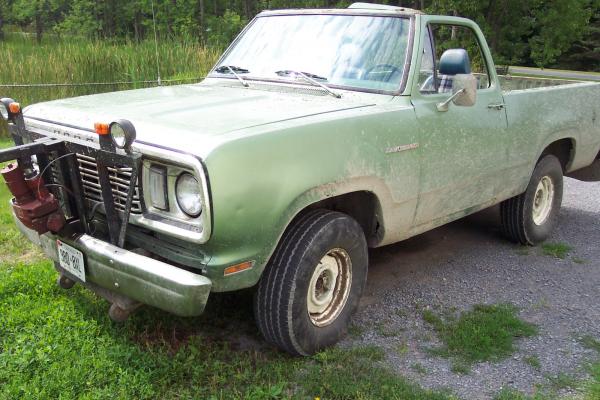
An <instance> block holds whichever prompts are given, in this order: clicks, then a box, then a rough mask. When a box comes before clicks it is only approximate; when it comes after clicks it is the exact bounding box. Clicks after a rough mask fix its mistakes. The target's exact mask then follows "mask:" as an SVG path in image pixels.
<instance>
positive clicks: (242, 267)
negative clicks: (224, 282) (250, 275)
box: [223, 261, 254, 276]
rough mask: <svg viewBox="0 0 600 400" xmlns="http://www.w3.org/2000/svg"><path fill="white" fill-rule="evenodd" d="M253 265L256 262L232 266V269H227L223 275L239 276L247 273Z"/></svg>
mask: <svg viewBox="0 0 600 400" xmlns="http://www.w3.org/2000/svg"><path fill="white" fill-rule="evenodd" d="M253 265H254V261H246V262H243V263H241V264H236V265H232V266H231V267H227V268H225V271H223V275H224V276H227V275H233V274H237V273H238V272H242V271H246V270H247V269H250V268H252V266H253Z"/></svg>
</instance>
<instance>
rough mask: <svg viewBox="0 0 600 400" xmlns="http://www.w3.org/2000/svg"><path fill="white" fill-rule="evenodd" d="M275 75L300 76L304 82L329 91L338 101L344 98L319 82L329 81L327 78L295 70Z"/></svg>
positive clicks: (279, 72) (283, 71)
mask: <svg viewBox="0 0 600 400" xmlns="http://www.w3.org/2000/svg"><path fill="white" fill-rule="evenodd" d="M275 73H276V74H277V75H279V76H290V75H294V76H300V77H301V78H304V80H306V81H308V82H310V83H312V84H313V85H316V86H319V87H321V88H323V89H324V90H325V91H327V93H329V94H330V95H332V96H333V97H335V98H336V99H341V98H342V95H341V94H339V93H337V92H334V91H333V90H331V89H329V88H328V87H327V86H326V85H324V84H322V83H321V82H319V81H318V80H317V79H320V80H322V81H327V78H324V77H322V76H319V75H315V74H311V73H309V72H300V71H293V70H289V69H286V70H282V71H276V72H275Z"/></svg>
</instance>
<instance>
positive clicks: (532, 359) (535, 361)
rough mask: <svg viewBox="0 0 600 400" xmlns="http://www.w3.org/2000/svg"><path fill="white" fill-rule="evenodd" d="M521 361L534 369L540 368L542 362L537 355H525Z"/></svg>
mask: <svg viewBox="0 0 600 400" xmlns="http://www.w3.org/2000/svg"><path fill="white" fill-rule="evenodd" d="M523 361H525V364H527V365H529V366H530V367H531V368H533V369H535V370H538V371H539V370H540V369H542V363H541V362H540V359H539V357H538V356H527V357H525V358H524V359H523Z"/></svg>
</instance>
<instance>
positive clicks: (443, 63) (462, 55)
mask: <svg viewBox="0 0 600 400" xmlns="http://www.w3.org/2000/svg"><path fill="white" fill-rule="evenodd" d="M439 71H440V75H458V74H470V73H471V60H470V59H469V53H467V51H466V50H465V49H450V50H446V51H445V52H444V54H442V57H441V58H440V68H439Z"/></svg>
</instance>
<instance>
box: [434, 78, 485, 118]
mask: <svg viewBox="0 0 600 400" xmlns="http://www.w3.org/2000/svg"><path fill="white" fill-rule="evenodd" d="M477 85H478V83H477V78H475V76H474V75H472V74H459V75H455V76H454V79H453V81H452V96H450V98H449V99H448V100H446V101H444V102H442V103H439V104H438V105H437V109H438V111H440V112H446V111H448V109H449V107H450V103H451V102H452V103H454V104H455V105H457V106H459V107H472V106H474V105H475V102H476V101H477Z"/></svg>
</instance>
